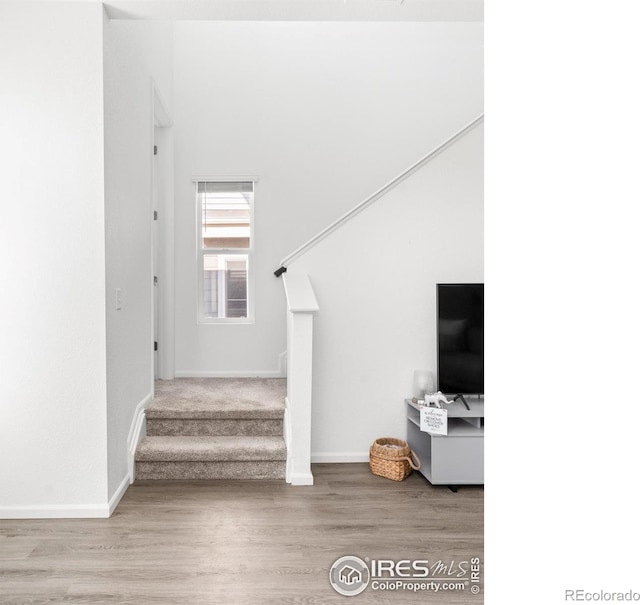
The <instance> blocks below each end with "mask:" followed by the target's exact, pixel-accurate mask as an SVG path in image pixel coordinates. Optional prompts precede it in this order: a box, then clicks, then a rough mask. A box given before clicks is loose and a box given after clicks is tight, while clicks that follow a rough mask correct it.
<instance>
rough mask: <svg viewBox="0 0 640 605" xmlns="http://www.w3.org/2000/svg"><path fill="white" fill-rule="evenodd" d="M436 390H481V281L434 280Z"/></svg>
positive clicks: (466, 392)
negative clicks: (474, 282)
mask: <svg viewBox="0 0 640 605" xmlns="http://www.w3.org/2000/svg"><path fill="white" fill-rule="evenodd" d="M437 305H438V311H437V314H438V326H437V333H438V390H440V391H442V392H443V393H445V394H447V395H483V394H484V284H437Z"/></svg>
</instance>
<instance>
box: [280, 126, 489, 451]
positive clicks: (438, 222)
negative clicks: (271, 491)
mask: <svg viewBox="0 0 640 605" xmlns="http://www.w3.org/2000/svg"><path fill="white" fill-rule="evenodd" d="M482 158H483V127H482V126H479V127H477V128H475V129H474V130H472V131H471V132H470V133H469V134H467V136H466V137H464V138H463V139H461V140H460V141H458V142H457V143H456V144H455V145H453V146H452V147H450V148H449V149H448V150H446V151H445V152H444V153H443V154H442V155H440V156H438V157H437V158H436V159H435V160H433V161H432V162H431V163H430V164H427V165H426V166H425V167H423V168H422V169H421V170H420V171H418V172H417V173H415V174H414V175H412V176H411V177H409V178H408V179H407V180H406V181H404V182H403V183H401V184H400V185H399V186H398V187H397V188H396V189H394V190H392V191H391V192H390V193H389V194H387V195H386V196H385V197H383V198H381V199H380V200H378V201H377V202H375V203H374V204H373V205H372V206H371V207H369V208H368V209H367V210H365V211H364V212H362V213H361V214H359V215H357V216H356V217H355V218H354V219H353V220H352V221H351V222H349V223H347V224H346V225H344V226H343V227H342V228H341V229H339V230H337V231H335V232H334V233H333V234H331V235H330V236H329V237H327V238H326V239H324V240H322V241H321V242H320V243H319V244H318V245H317V246H316V247H315V248H313V249H311V250H310V251H309V252H308V253H307V254H305V255H304V256H302V257H300V259H299V260H297V261H295V262H293V263H292V264H291V266H290V269H289V273H291V274H293V273H308V275H309V276H310V279H311V283H312V285H313V288H314V290H315V293H316V297H317V299H318V304H319V306H320V312H319V314H318V316H317V318H316V323H315V326H314V352H313V355H314V365H313V404H312V405H313V409H312V446H311V449H312V461H316V462H345V461H358V460H359V461H364V460H368V450H369V446H370V445H371V443H372V442H373V441H374V439H376V438H378V437H398V438H406V410H405V404H404V399H405V398H406V397H410V396H411V393H412V380H413V371H414V370H418V369H430V370H433V371H435V369H436V333H435V328H436V300H435V294H436V283H439V282H454V283H455V282H482V281H484V279H483V159H482Z"/></svg>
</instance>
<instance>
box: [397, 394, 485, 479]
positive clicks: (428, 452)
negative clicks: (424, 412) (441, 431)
mask: <svg viewBox="0 0 640 605" xmlns="http://www.w3.org/2000/svg"><path fill="white" fill-rule="evenodd" d="M405 401H406V404H407V441H408V442H409V445H410V446H411V449H413V451H414V452H415V453H416V454H417V455H418V457H419V458H420V461H421V462H422V468H421V469H420V472H421V473H422V474H423V475H424V477H426V479H427V480H428V481H429V482H430V483H432V484H433V485H480V484H483V483H484V399H483V398H477V397H474V398H469V399H467V403H468V404H469V407H470V408H471V409H470V410H467V408H466V407H465V405H464V404H463V403H462V402H461V401H455V402H454V403H451V404H448V405H446V406H445V409H446V410H447V419H448V423H447V424H448V427H447V435H430V434H429V433H425V432H423V431H421V430H420V407H421V406H419V405H417V404H415V403H413V402H412V401H411V400H410V399H406V400H405Z"/></svg>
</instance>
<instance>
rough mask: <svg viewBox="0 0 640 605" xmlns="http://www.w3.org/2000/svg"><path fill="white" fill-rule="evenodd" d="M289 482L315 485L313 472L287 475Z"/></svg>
mask: <svg viewBox="0 0 640 605" xmlns="http://www.w3.org/2000/svg"><path fill="white" fill-rule="evenodd" d="M287 483H290V484H291V485H313V475H312V474H311V473H291V474H290V475H289V476H288V477H287Z"/></svg>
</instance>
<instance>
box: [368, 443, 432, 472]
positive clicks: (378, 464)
mask: <svg viewBox="0 0 640 605" xmlns="http://www.w3.org/2000/svg"><path fill="white" fill-rule="evenodd" d="M412 458H413V460H412ZM414 460H415V463H414ZM369 464H370V465H371V472H372V473H373V474H374V475H379V476H380V477H386V478H387V479H393V480H394V481H403V480H404V479H406V478H407V477H408V476H409V475H410V474H411V469H414V470H416V471H418V470H420V467H421V466H422V465H421V464H420V459H419V458H418V456H416V454H415V452H414V451H413V450H412V449H411V448H410V447H409V444H408V443H407V442H406V441H402V439H393V438H392V437H382V438H380V439H376V440H375V441H374V442H373V445H372V446H371V449H370V450H369Z"/></svg>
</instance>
